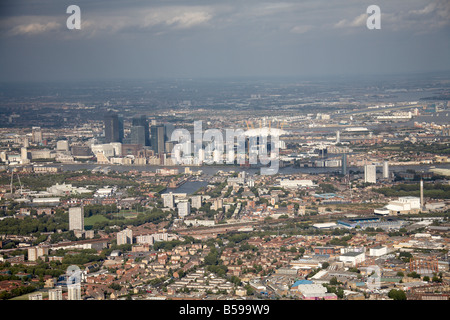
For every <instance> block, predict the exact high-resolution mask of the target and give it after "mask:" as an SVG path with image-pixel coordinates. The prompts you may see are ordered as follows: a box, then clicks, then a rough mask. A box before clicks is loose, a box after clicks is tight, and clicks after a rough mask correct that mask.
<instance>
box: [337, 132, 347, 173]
mask: <svg viewBox="0 0 450 320" xmlns="http://www.w3.org/2000/svg"><path fill="white" fill-rule="evenodd" d="M338 132H339V131H338ZM342 174H343V175H346V174H347V154H346V153H344V154H343V155H342Z"/></svg>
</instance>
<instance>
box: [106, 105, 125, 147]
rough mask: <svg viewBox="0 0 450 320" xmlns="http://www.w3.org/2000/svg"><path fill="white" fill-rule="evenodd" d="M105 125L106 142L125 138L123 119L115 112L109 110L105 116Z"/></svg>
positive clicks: (120, 140) (119, 140)
mask: <svg viewBox="0 0 450 320" xmlns="http://www.w3.org/2000/svg"><path fill="white" fill-rule="evenodd" d="M104 125H105V143H110V142H122V140H123V121H122V119H119V116H118V115H117V114H115V113H112V112H109V113H107V114H106V115H105V118H104Z"/></svg>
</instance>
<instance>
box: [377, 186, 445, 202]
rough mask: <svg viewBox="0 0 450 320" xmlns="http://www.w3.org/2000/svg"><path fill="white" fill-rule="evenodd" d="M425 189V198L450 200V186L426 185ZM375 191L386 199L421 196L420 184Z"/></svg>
mask: <svg viewBox="0 0 450 320" xmlns="http://www.w3.org/2000/svg"><path fill="white" fill-rule="evenodd" d="M423 189H424V190H423V194H424V196H425V197H430V198H433V199H448V198H450V185H444V184H434V183H433V184H430V183H425V184H424V186H423ZM374 191H376V192H379V193H382V194H384V195H385V196H386V197H404V196H415V197H419V196H420V186H419V184H399V185H396V186H393V187H389V188H379V189H374Z"/></svg>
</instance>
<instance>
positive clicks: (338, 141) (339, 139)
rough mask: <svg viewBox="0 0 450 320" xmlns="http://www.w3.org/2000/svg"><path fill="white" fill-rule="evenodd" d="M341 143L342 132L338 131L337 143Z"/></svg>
mask: <svg viewBox="0 0 450 320" xmlns="http://www.w3.org/2000/svg"><path fill="white" fill-rule="evenodd" d="M340 142H341V132H340V131H339V130H338V131H336V143H340Z"/></svg>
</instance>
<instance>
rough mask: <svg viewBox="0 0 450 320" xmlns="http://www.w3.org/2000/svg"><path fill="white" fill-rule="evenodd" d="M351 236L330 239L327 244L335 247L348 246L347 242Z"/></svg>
mask: <svg viewBox="0 0 450 320" xmlns="http://www.w3.org/2000/svg"><path fill="white" fill-rule="evenodd" d="M352 237H353V236H352V235H350V234H349V235H347V236H343V237H342V238H340V239H337V238H334V239H331V240H330V241H329V242H328V244H329V245H336V246H348V243H347V241H349V240H350V239H351V238H352Z"/></svg>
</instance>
